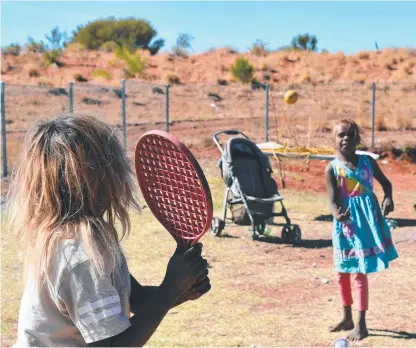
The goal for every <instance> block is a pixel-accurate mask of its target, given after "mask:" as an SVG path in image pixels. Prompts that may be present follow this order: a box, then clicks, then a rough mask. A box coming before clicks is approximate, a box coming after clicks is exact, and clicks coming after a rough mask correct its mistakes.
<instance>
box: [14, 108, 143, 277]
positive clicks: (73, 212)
mask: <svg viewBox="0 0 416 348" xmlns="http://www.w3.org/2000/svg"><path fill="white" fill-rule="evenodd" d="M132 174H133V172H132V170H131V167H130V165H129V161H128V159H127V156H126V153H125V151H124V149H123V148H122V146H121V144H120V141H119V139H118V137H117V134H116V133H115V130H114V128H112V127H111V126H109V125H108V124H106V123H104V122H102V121H100V120H98V119H97V118H94V117H91V116H87V115H76V116H73V115H62V116H60V117H58V118H57V119H54V120H50V121H46V122H43V123H40V124H38V125H36V126H35V127H34V128H33V129H32V130H30V131H28V133H27V134H26V137H25V141H24V144H23V150H22V154H21V158H20V161H19V164H18V165H17V168H16V170H15V176H14V182H13V184H12V186H11V190H10V193H9V198H10V222H11V224H12V227H13V229H14V230H15V231H16V233H17V242H18V245H19V247H20V249H21V250H22V252H23V256H24V266H25V274H26V275H27V272H28V270H29V267H30V268H31V270H32V271H33V276H34V279H35V280H36V281H38V282H39V281H40V282H42V281H44V280H45V279H48V278H49V277H48V270H49V269H50V266H51V260H52V259H51V255H52V254H53V252H54V249H55V248H56V246H57V243H58V242H59V241H60V240H62V239H77V240H79V241H80V242H82V246H83V249H84V251H85V252H86V254H87V256H88V257H89V259H90V260H91V261H92V262H93V264H94V265H95V266H96V267H97V269H98V271H99V272H100V274H104V273H107V272H112V271H113V270H114V269H115V267H116V264H117V262H118V254H119V241H120V240H121V239H122V238H123V237H124V236H125V235H127V234H128V233H129V231H130V227H131V225H130V218H129V214H128V209H129V207H133V208H135V209H137V210H138V211H139V210H140V207H139V205H138V202H137V200H136V198H135V195H134V191H135V190H134V179H133V176H132ZM116 219H117V220H119V221H120V222H121V227H122V228H121V230H122V233H121V236H119V235H118V233H117V231H116V228H115V222H116ZM119 237H120V238H119Z"/></svg>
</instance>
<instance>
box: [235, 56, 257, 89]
mask: <svg viewBox="0 0 416 348" xmlns="http://www.w3.org/2000/svg"><path fill="white" fill-rule="evenodd" d="M231 74H232V75H233V77H234V78H235V79H237V80H238V81H240V82H242V83H249V82H250V81H251V79H252V78H253V74H254V67H253V66H252V65H251V64H250V62H249V61H248V59H246V58H243V57H239V58H237V59H236V60H235V62H234V64H233V65H232V66H231Z"/></svg>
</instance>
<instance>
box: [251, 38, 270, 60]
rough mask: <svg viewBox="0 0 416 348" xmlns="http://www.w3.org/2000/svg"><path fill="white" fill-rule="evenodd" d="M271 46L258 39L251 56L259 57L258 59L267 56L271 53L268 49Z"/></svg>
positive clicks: (252, 47)
mask: <svg viewBox="0 0 416 348" xmlns="http://www.w3.org/2000/svg"><path fill="white" fill-rule="evenodd" d="M268 45H269V44H268V43H266V42H264V41H263V40H260V39H257V40H256V41H255V42H254V43H253V44H252V45H251V48H250V52H251V54H253V55H255V56H258V57H264V56H267V54H268V53H269V49H268V48H267V46H268Z"/></svg>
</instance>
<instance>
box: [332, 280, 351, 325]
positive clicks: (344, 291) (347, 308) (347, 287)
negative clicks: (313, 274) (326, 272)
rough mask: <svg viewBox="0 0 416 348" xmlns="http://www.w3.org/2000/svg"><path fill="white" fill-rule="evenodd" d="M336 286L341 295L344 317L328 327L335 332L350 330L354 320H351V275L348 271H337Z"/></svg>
mask: <svg viewBox="0 0 416 348" xmlns="http://www.w3.org/2000/svg"><path fill="white" fill-rule="evenodd" d="M337 278H338V288H339V293H340V296H341V301H342V304H343V306H344V317H343V318H342V320H341V321H340V322H339V323H338V324H337V325H334V326H331V327H330V328H329V331H331V332H337V331H342V330H351V329H353V328H354V322H353V320H352V313H351V305H352V303H353V301H352V294H351V277H350V274H349V273H338V274H337Z"/></svg>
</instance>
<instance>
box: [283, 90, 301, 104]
mask: <svg viewBox="0 0 416 348" xmlns="http://www.w3.org/2000/svg"><path fill="white" fill-rule="evenodd" d="M298 97H299V95H298V93H297V92H296V91H294V90H292V89H291V90H289V91H287V92H286V93H285V102H286V103H288V104H295V103H296V102H297V101H298Z"/></svg>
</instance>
